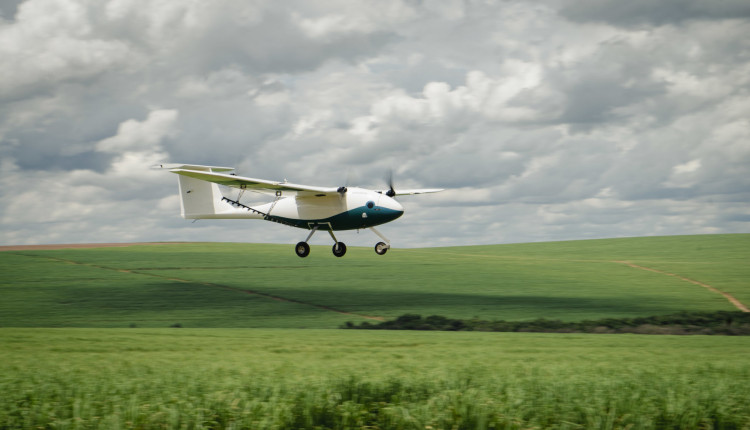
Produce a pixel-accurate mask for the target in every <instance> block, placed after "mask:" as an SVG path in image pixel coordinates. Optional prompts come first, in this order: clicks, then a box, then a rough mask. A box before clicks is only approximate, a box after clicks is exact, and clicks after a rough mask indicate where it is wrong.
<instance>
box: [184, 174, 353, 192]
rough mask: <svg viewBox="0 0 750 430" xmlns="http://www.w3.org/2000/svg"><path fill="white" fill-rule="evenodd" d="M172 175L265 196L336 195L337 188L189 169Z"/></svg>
mask: <svg viewBox="0 0 750 430" xmlns="http://www.w3.org/2000/svg"><path fill="white" fill-rule="evenodd" d="M170 172H172V173H176V174H178V175H183V176H189V177H191V178H195V179H200V180H203V181H208V182H214V183H216V184H219V185H225V186H227V187H232V188H239V189H242V190H250V191H257V192H261V193H266V194H276V192H283V193H284V194H287V195H288V194H298V195H299V194H302V195H317V196H325V195H334V194H338V191H337V190H338V188H333V187H312V186H308V185H299V184H290V183H288V182H277V181H269V180H265V179H255V178H246V177H244V176H237V175H228V174H225V173H214V172H206V171H198V170H190V169H172V170H170Z"/></svg>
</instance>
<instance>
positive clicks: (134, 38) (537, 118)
mask: <svg viewBox="0 0 750 430" xmlns="http://www.w3.org/2000/svg"><path fill="white" fill-rule="evenodd" d="M745 3H746V2H742V1H733V0H727V1H721V2H711V3H706V2H699V1H687V2H683V1H680V2H673V1H667V2H660V3H653V2H644V1H634V2H625V3H623V2H587V1H585V2H581V1H563V2H535V3H533V4H532V3H528V2H516V1H511V2H501V3H498V2H463V1H445V2H423V3H414V2H410V1H404V0H388V1H384V2H378V3H373V4H370V3H362V2H351V1H343V0H328V1H324V2H314V3H313V2H304V1H295V2H292V3H286V4H283V5H282V4H280V3H278V2H270V1H269V2H266V1H261V2H251V3H242V2H236V1H234V0H219V1H215V2H208V3H206V2H184V1H180V0H167V1H160V2H150V3H143V2H136V1H133V0H107V1H101V2H90V1H85V0H63V1H52V0H26V1H9V2H0V55H1V56H2V58H3V59H4V60H5V61H4V64H3V66H4V67H3V68H2V69H1V70H0V158H1V159H2V165H1V167H2V170H0V199H2V204H0V243H4V244H6V243H43V242H75V241H127V240H248V241H259V242H264V241H265V242H291V243H293V242H296V241H298V240H299V237H300V233H301V232H300V231H296V230H292V229H286V228H283V227H280V226H277V225H274V224H271V225H268V223H262V222H241V221H214V222H210V221H203V222H200V223H196V224H190V223H188V222H186V221H184V220H182V219H180V218H179V215H178V213H179V202H178V200H177V198H176V194H175V192H176V181H175V178H174V177H173V176H174V175H170V174H166V173H164V172H155V171H152V170H149V169H148V167H149V166H150V165H151V164H157V163H160V162H188V163H199V164H213V165H233V166H236V167H237V168H238V173H240V174H245V175H248V176H253V177H262V178H268V179H284V178H288V179H289V180H290V181H294V182H298V183H310V184H315V185H328V186H330V185H340V184H349V185H363V186H371V187H373V188H382V187H383V186H384V184H385V180H384V177H385V175H386V172H388V171H389V170H392V171H393V176H394V179H395V181H396V185H397V186H398V187H404V188H407V187H408V188H413V187H444V188H448V191H446V192H444V193H441V194H435V195H428V196H414V197H404V198H403V204H404V206H405V207H406V209H407V214H406V216H405V217H403V218H402V219H400V220H399V221H398V222H396V223H393V224H389V225H388V226H386V227H384V228H383V230H384V231H385V232H386V234H387V235H389V236H390V237H391V239H392V240H393V242H394V245H395V246H422V245H457V244H470V243H498V242H520V241H537V240H556V239H575V238H592V237H613V236H634V235H653V234H690V233H711V232H747V231H750V213H749V212H748V210H747V202H748V200H750V191H749V190H750V167H748V166H750V144H748V142H750V122H749V121H748V119H747V112H748V111H750V97H748V93H749V92H748V89H749V88H750V55H749V53H750V39H748V38H747V37H746V34H748V32H750V17H749V15H750V11H749V10H748V7H747V5H746V4H745ZM29 178H34V180H33V181H30V180H29ZM42 195H43V196H44V198H41V197H40V196H42ZM238 229H241V230H242V231H243V232H244V234H245V236H244V237H242V236H241V237H238V236H237V234H236V231H237V230H238ZM323 239H325V238H323ZM323 239H320V240H323ZM345 240H346V241H347V242H349V243H352V244H354V245H356V244H364V245H368V246H369V245H371V243H370V242H371V240H370V238H368V237H367V235H359V236H354V237H352V238H349V237H347V238H346V239H345Z"/></svg>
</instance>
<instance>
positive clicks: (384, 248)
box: [375, 242, 388, 255]
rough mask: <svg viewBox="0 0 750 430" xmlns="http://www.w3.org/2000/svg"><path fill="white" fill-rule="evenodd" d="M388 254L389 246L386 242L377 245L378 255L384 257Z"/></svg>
mask: <svg viewBox="0 0 750 430" xmlns="http://www.w3.org/2000/svg"><path fill="white" fill-rule="evenodd" d="M386 252H388V245H386V244H385V243H384V242H378V243H376V244H375V253H376V254H378V255H384V254H385V253H386Z"/></svg>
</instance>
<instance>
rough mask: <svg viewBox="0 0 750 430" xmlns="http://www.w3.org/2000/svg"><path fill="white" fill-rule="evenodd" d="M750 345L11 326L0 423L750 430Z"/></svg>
mask: <svg viewBox="0 0 750 430" xmlns="http://www.w3.org/2000/svg"><path fill="white" fill-rule="evenodd" d="M749 353H750V344H748V342H747V338H744V337H728V336H637V335H582V334H555V335H552V334H536V333H455V332H451V333H447V332H405V331H400V332H395V331H391V332H384V331H353V330H288V329H255V330H238V329H189V328H182V329H71V328H66V329H44V328H37V329H18V328H5V329H0V428H102V429H115V428H144V429H151V428H168V429H178V428H245V429H272V428H275V429H294V428H308V429H311V428H335V429H344V428H359V429H364V428H370V429H374V428H380V429H420V430H423V429H429V428H432V429H486V428H600V429H610V428H638V429H641V428H681V429H697V428H725V429H734V428H736V429H740V428H748V426H750V401H748V400H750V362H748V360H747V357H748V356H749Z"/></svg>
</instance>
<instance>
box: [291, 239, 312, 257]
mask: <svg viewBox="0 0 750 430" xmlns="http://www.w3.org/2000/svg"><path fill="white" fill-rule="evenodd" d="M294 252H296V253H297V255H299V256H300V257H302V258H305V257H307V256H308V255H310V245H308V244H307V242H300V243H298V244H297V246H295V247H294Z"/></svg>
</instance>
